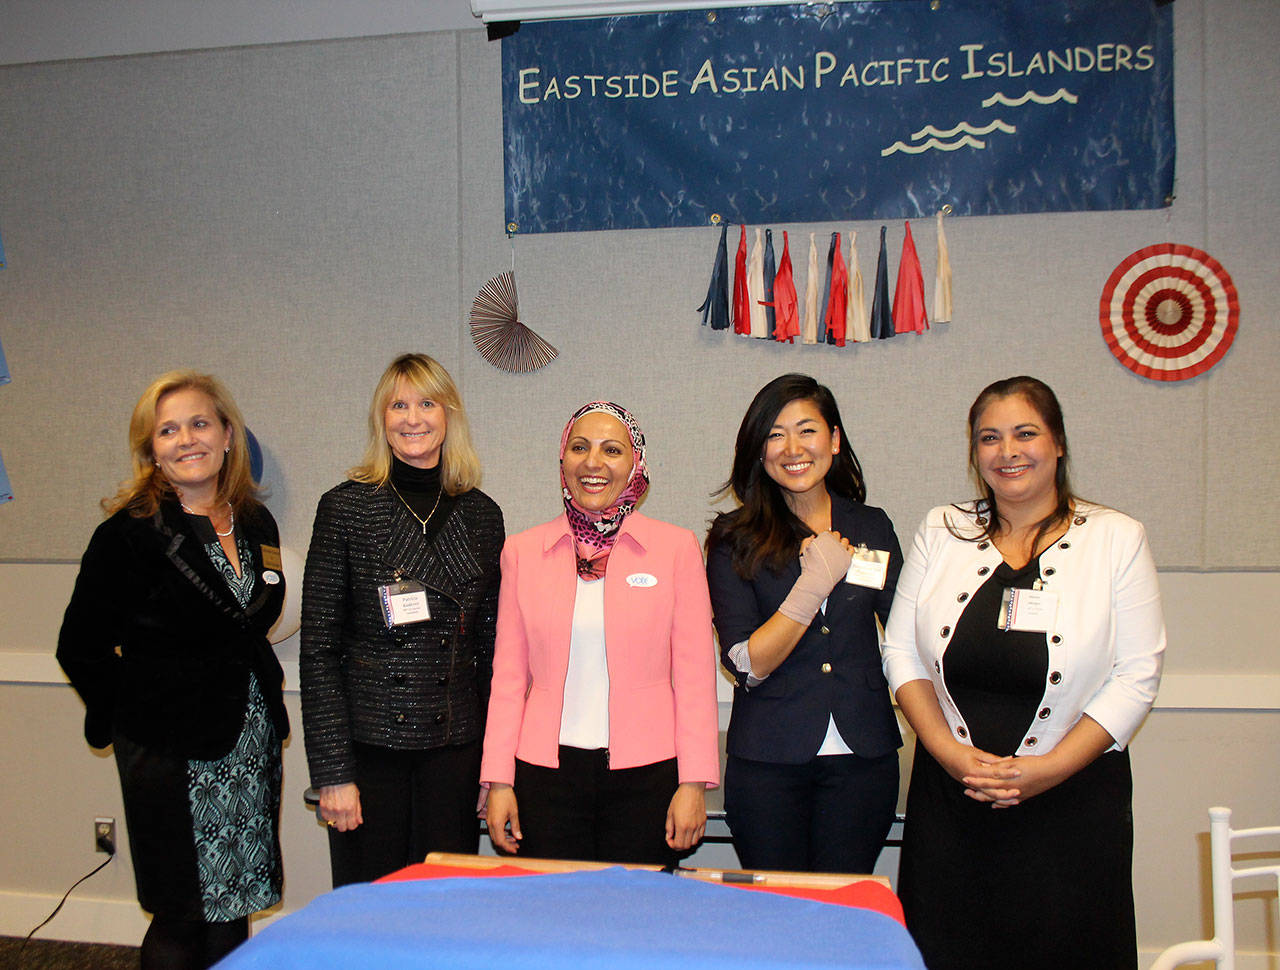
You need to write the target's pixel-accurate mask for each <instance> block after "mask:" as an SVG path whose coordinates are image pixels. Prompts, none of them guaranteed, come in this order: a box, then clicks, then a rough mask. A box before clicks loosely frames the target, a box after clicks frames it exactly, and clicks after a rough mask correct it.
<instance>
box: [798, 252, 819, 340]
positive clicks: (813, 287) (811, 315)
mask: <svg viewBox="0 0 1280 970" xmlns="http://www.w3.org/2000/svg"><path fill="white" fill-rule="evenodd" d="M816 236H817V234H816V233H812V232H811V233H809V278H808V279H807V280H805V282H804V317H803V318H802V319H801V321H800V342H801V343H802V344H816V343H817V342H818V240H817V238H816Z"/></svg>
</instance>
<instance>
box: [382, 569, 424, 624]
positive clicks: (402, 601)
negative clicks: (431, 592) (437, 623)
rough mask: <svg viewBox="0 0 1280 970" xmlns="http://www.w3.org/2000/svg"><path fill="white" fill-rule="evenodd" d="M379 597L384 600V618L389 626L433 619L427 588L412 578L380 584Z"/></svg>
mask: <svg viewBox="0 0 1280 970" xmlns="http://www.w3.org/2000/svg"><path fill="white" fill-rule="evenodd" d="M378 598H379V600H381V602H382V619H383V621H384V622H385V623H386V624H387V626H388V627H393V626H404V625H405V624H406V623H421V622H422V621H423V620H429V619H431V607H429V606H428V605H427V589H426V587H425V586H423V585H422V584H421V583H418V582H414V581H413V580H412V579H406V580H404V581H402V582H399V583H389V584H387V585H386V586H379V587H378Z"/></svg>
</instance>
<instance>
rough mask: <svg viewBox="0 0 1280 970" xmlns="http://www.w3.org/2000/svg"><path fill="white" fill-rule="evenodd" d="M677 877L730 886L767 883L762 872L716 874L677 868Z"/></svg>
mask: <svg viewBox="0 0 1280 970" xmlns="http://www.w3.org/2000/svg"><path fill="white" fill-rule="evenodd" d="M673 871H674V872H675V874H676V875H677V876H683V877H684V878H686V879H703V880H706V881H708V882H723V883H728V884H729V885H738V886H751V885H758V884H760V883H763V882H765V877H764V874H763V873H760V872H736V871H732V870H730V871H726V872H716V871H706V870H699V869H686V868H684V867H682V866H681V867H677V868H676V869H674V870H673Z"/></svg>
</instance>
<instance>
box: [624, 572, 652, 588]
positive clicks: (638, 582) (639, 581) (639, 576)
mask: <svg viewBox="0 0 1280 970" xmlns="http://www.w3.org/2000/svg"><path fill="white" fill-rule="evenodd" d="M627 585H628V586H638V587H640V588H642V589H643V588H647V587H649V586H657V585H658V577H657V576H651V575H650V574H649V573H632V574H631V575H630V576H628V577H627Z"/></svg>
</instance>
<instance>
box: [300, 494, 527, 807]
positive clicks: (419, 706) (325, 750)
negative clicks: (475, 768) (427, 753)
mask: <svg viewBox="0 0 1280 970" xmlns="http://www.w3.org/2000/svg"><path fill="white" fill-rule="evenodd" d="M504 537H505V532H504V529H503V524H502V511H501V510H500V509H499V508H498V505H497V503H495V502H494V501H493V499H491V498H489V496H487V495H485V494H484V492H481V491H480V490H479V489H472V490H471V491H469V492H464V493H462V494H461V495H458V496H457V497H456V498H455V499H454V501H453V503H452V506H451V508H450V509H449V516H448V518H447V519H446V520H445V522H444V524H443V525H442V526H441V527H440V529H439V531H438V532H437V533H436V534H435V535H434V536H430V537H424V536H423V534H422V527H421V525H420V524H419V521H418V520H417V519H415V518H414V517H413V515H412V514H411V513H410V512H409V510H408V509H407V508H405V506H404V503H402V502H401V501H400V500H399V499H398V498H396V496H395V495H394V493H392V491H391V490H390V489H389V488H376V487H374V486H373V485H369V484H365V483H362V482H352V481H347V482H343V483H342V484H341V485H338V486H337V487H336V488H333V489H330V490H329V491H328V492H326V493H325V494H324V495H322V496H321V497H320V504H319V506H318V507H317V509H316V520H315V526H314V528H313V529H312V532H311V548H310V550H309V551H308V553H307V571H306V575H305V578H304V579H303V584H302V652H301V655H300V661H301V663H300V673H301V682H302V727H303V738H304V740H305V741H306V747H307V761H308V762H309V765H310V768H311V784H312V785H314V786H316V787H320V786H322V785H337V784H343V783H346V782H349V781H353V780H354V778H355V762H354V756H353V754H352V742H360V743H363V744H371V745H377V746H379V747H384V748H396V749H401V750H423V749H427V748H435V747H440V746H442V745H446V744H462V743H465V742H468V741H475V740H478V739H479V738H480V736H481V734H482V732H483V731H484V720H485V712H486V710H487V707H488V698H489V681H490V679H491V677H492V673H493V636H494V627H495V624H496V622H497V615H498V557H499V555H500V554H501V552H502V542H503V539H504ZM397 574H399V575H401V576H403V577H405V578H411V579H416V580H418V581H419V582H421V583H422V584H423V585H424V586H426V587H427V604H428V606H429V608H430V610H431V618H430V619H429V620H425V621H423V622H421V623H413V624H409V625H406V626H399V627H395V628H394V629H388V628H387V626H386V624H385V622H384V621H383V618H382V607H381V604H380V601H379V599H378V587H379V586H381V585H383V584H386V583H390V582H392V581H394V580H395V578H396V576H397Z"/></svg>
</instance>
